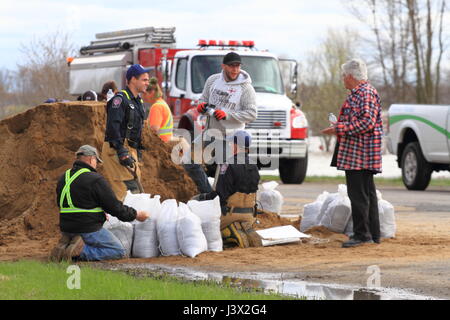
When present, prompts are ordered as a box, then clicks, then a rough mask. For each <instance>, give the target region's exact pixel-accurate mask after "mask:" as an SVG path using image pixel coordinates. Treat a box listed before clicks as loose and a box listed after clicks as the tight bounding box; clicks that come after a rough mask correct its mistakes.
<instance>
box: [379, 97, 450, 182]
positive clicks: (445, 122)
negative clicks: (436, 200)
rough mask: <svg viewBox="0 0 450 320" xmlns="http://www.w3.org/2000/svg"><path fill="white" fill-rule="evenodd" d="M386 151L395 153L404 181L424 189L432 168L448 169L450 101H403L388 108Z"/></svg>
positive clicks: (449, 162)
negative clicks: (415, 103)
mask: <svg viewBox="0 0 450 320" xmlns="http://www.w3.org/2000/svg"><path fill="white" fill-rule="evenodd" d="M388 117H389V121H388V126H389V127H388V132H389V133H388V135H387V140H386V144H387V147H388V150H389V152H391V153H393V154H396V155H397V162H398V166H399V167H400V168H401V169H402V178H403V183H404V184H405V186H406V187H407V188H408V189H409V190H425V189H426V188H427V187H428V185H429V183H430V179H431V174H432V173H433V171H441V170H450V140H449V139H450V105H404V104H394V105H392V106H391V107H390V108H389V115H388Z"/></svg>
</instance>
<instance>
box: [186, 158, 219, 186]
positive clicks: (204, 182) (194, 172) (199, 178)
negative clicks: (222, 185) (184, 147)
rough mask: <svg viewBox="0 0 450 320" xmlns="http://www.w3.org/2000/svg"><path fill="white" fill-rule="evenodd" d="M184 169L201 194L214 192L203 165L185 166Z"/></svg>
mask: <svg viewBox="0 0 450 320" xmlns="http://www.w3.org/2000/svg"><path fill="white" fill-rule="evenodd" d="M183 167H184V169H185V170H186V172H187V173H188V174H189V176H190V177H191V179H192V180H193V181H194V182H195V184H196V185H197V188H198V192H199V193H210V192H212V191H213V190H212V188H211V185H210V184H209V181H208V176H207V175H206V172H205V170H203V168H202V166H201V165H199V164H195V163H193V164H183Z"/></svg>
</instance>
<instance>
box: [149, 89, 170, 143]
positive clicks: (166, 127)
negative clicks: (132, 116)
mask: <svg viewBox="0 0 450 320" xmlns="http://www.w3.org/2000/svg"><path fill="white" fill-rule="evenodd" d="M155 105H159V106H162V107H163V108H164V110H165V111H166V112H165V116H166V117H165V118H163V121H162V123H163V125H162V127H160V128H159V130H158V132H157V134H158V136H159V137H160V138H161V140H163V141H165V142H168V141H169V140H170V139H171V138H172V135H173V116H172V112H171V111H170V108H169V106H168V105H167V103H166V102H165V101H164V100H163V99H162V98H159V99H158V100H156V102H155V103H154V104H153V105H152V108H153V107H154V106H155ZM151 116H152V113H151V110H150V119H149V120H150V121H149V123H150V125H152V119H151ZM163 117H164V113H163Z"/></svg>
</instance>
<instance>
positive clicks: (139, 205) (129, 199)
mask: <svg viewBox="0 0 450 320" xmlns="http://www.w3.org/2000/svg"><path fill="white" fill-rule="evenodd" d="M149 202H150V194H148V193H138V194H133V193H131V192H130V190H128V191H127V195H126V196H125V199H124V200H123V204H124V205H126V206H128V207H131V208H133V209H135V210H136V211H146V209H147V208H148V206H149Z"/></svg>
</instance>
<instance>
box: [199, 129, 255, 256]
mask: <svg viewBox="0 0 450 320" xmlns="http://www.w3.org/2000/svg"><path fill="white" fill-rule="evenodd" d="M227 140H228V141H229V142H231V143H232V151H233V156H232V157H231V158H230V159H228V160H227V161H226V163H225V164H222V165H220V173H219V177H218V179H217V184H216V190H215V191H212V192H210V193H206V194H201V195H200V196H199V200H212V199H214V198H215V197H216V196H219V197H220V204H221V207H222V217H221V223H220V229H221V231H222V237H223V240H224V245H225V246H228V245H235V246H236V245H237V246H239V247H241V248H246V247H259V246H261V245H262V244H261V238H260V237H259V235H258V234H257V233H256V232H255V230H254V229H253V225H254V223H255V222H256V218H255V215H256V191H257V190H258V184H259V179H260V177H259V171H258V166H257V165H256V164H250V160H249V148H250V145H251V142H252V137H251V135H250V134H249V133H248V132H247V131H245V130H239V131H236V132H235V134H234V135H233V136H231V137H229V138H228V139H227Z"/></svg>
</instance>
